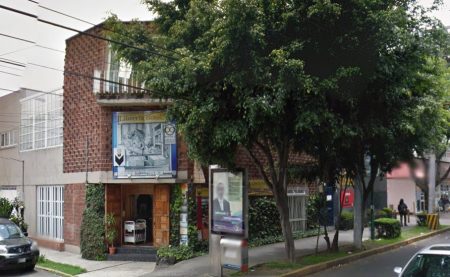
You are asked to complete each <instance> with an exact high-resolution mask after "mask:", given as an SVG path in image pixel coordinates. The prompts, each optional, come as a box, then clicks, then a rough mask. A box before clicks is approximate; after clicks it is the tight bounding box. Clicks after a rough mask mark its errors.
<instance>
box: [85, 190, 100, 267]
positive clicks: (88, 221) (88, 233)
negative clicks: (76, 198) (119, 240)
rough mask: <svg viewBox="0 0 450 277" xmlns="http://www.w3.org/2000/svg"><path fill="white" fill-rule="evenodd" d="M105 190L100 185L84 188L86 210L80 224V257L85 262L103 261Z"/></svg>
mask: <svg viewBox="0 0 450 277" xmlns="http://www.w3.org/2000/svg"><path fill="white" fill-rule="evenodd" d="M104 217H105V190H104V187H103V185H102V184H89V185H88V186H87V187H86V209H85V210H84V212H83V219H82V222H81V234H80V236H81V243H80V244H81V245H80V248H81V257H82V258H83V259H87V260H104V259H105V250H106V247H105V226H104Z"/></svg>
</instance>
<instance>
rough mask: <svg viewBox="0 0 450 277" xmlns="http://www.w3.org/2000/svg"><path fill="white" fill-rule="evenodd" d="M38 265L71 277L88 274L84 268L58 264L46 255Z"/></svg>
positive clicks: (40, 258) (40, 257) (42, 256)
mask: <svg viewBox="0 0 450 277" xmlns="http://www.w3.org/2000/svg"><path fill="white" fill-rule="evenodd" d="M37 265H38V266H41V267H44V268H48V269H53V270H58V271H61V272H64V273H66V274H69V275H78V274H81V273H85V272H86V269H84V268H82V267H79V266H74V265H70V264H63V263H57V262H54V261H52V260H49V259H47V258H45V256H44V255H41V256H39V260H38V262H37Z"/></svg>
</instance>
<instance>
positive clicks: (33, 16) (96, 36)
mask: <svg viewBox="0 0 450 277" xmlns="http://www.w3.org/2000/svg"><path fill="white" fill-rule="evenodd" d="M0 9H3V10H7V11H10V12H14V13H17V14H21V15H24V16H27V17H31V18H35V19H37V20H38V21H39V22H42V23H44V24H47V25H51V26H54V27H57V28H62V29H66V30H68V31H72V32H76V33H79V34H82V35H86V36H89V37H92V38H95V39H99V40H104V41H107V42H110V43H113V44H117V45H121V46H124V47H127V48H131V49H135V50H139V51H143V52H147V53H149V54H152V55H155V56H160V57H164V58H166V59H169V60H177V58H174V57H171V56H168V55H165V54H161V53H159V52H156V51H152V50H149V49H145V48H140V47H136V46H134V45H129V44H126V43H123V42H120V41H117V40H113V39H110V38H106V37H102V36H99V35H95V34H91V33H89V32H85V31H81V30H77V29H75V28H72V27H68V26H64V25H62V24H59V23H55V22H52V21H48V20H45V19H41V18H39V17H38V16H37V15H34V14H31V13H28V12H24V11H21V10H18V9H14V8H11V7H8V6H4V5H0Z"/></svg>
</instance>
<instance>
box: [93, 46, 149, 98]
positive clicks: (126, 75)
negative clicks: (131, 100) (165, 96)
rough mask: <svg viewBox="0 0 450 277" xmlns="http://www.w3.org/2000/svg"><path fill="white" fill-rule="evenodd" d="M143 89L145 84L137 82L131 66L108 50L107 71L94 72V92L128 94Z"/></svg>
mask: <svg viewBox="0 0 450 277" xmlns="http://www.w3.org/2000/svg"><path fill="white" fill-rule="evenodd" d="M102 80H103V81H102ZM143 87H144V84H143V83H142V82H139V81H138V80H137V78H136V74H135V73H134V72H133V69H132V67H131V65H130V64H129V63H127V62H126V61H124V60H122V59H120V58H119V57H118V56H117V54H116V53H115V52H114V51H113V50H112V49H111V48H108V56H107V60H106V64H105V70H104V71H101V70H94V82H93V92H94V93H101V92H104V93H128V92H138V91H140V89H141V88H143Z"/></svg>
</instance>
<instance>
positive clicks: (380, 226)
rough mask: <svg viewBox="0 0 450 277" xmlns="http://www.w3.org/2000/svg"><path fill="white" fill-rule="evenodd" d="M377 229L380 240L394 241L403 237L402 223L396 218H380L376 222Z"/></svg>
mask: <svg viewBox="0 0 450 277" xmlns="http://www.w3.org/2000/svg"><path fill="white" fill-rule="evenodd" d="M375 228H376V229H377V236H378V237H379V238H387V239H393V238H397V237H399V236H400V235H401V232H402V228H401V225H400V221H398V220H397V219H394V218H379V219H376V220H375Z"/></svg>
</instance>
